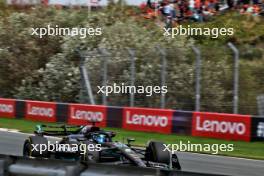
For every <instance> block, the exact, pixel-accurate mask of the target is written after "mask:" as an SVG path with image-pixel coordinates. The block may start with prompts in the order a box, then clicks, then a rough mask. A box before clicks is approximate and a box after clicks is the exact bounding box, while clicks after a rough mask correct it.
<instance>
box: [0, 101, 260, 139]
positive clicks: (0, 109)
mask: <svg viewBox="0 0 264 176" xmlns="http://www.w3.org/2000/svg"><path fill="white" fill-rule="evenodd" d="M0 117H6V118H23V119H26V120H34V121H41V122H64V123H68V124H72V125H85V124H89V120H96V121H98V122H99V123H98V125H99V126H101V127H115V128H123V129H127V130H133V131H144V132H158V133H164V134H171V133H174V134H184V135H192V136H200V137H211V138H219V139H225V140H241V141H253V140H257V141H264V118H260V117H253V116H250V115H239V114H224V113H208V112H188V111H177V110H172V109H152V108H135V107H108V106H100V105H98V106H97V105H87V104H71V103H55V102H42V101H31V100H14V99H2V98H0Z"/></svg>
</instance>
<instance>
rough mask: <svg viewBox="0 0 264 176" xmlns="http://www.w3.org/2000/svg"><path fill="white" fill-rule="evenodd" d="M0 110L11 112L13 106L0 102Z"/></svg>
mask: <svg viewBox="0 0 264 176" xmlns="http://www.w3.org/2000/svg"><path fill="white" fill-rule="evenodd" d="M0 112H5V113H13V112H14V108H13V106H12V105H8V104H0Z"/></svg>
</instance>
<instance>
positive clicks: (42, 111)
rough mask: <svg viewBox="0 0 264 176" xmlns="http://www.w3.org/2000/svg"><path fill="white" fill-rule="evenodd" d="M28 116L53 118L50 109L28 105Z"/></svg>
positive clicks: (52, 111) (52, 112)
mask: <svg viewBox="0 0 264 176" xmlns="http://www.w3.org/2000/svg"><path fill="white" fill-rule="evenodd" d="M28 114H29V115H34V116H43V117H53V116H54V110H53V109H52V108H44V107H38V106H31V105H30V104H29V105H28Z"/></svg>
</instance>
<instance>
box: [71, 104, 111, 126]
mask: <svg viewBox="0 0 264 176" xmlns="http://www.w3.org/2000/svg"><path fill="white" fill-rule="evenodd" d="M106 120H107V108H106V107H105V106H94V105H83V104H70V106H69V119H68V123H69V124H71V125H86V124H91V121H96V122H98V123H97V124H96V125H97V126H100V127H106Z"/></svg>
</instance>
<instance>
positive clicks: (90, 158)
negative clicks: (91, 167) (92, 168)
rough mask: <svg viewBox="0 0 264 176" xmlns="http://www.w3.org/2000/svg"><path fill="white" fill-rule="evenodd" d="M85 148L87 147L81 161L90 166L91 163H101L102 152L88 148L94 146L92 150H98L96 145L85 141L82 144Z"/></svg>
mask: <svg viewBox="0 0 264 176" xmlns="http://www.w3.org/2000/svg"><path fill="white" fill-rule="evenodd" d="M82 145H83V146H85V147H86V148H85V150H84V152H82V153H81V161H82V162H84V163H86V164H89V163H98V162H99V161H100V151H96V150H89V147H88V146H91V145H92V146H93V147H92V148H94V149H95V148H96V144H95V143H92V142H89V141H85V142H83V143H82Z"/></svg>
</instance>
